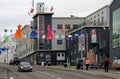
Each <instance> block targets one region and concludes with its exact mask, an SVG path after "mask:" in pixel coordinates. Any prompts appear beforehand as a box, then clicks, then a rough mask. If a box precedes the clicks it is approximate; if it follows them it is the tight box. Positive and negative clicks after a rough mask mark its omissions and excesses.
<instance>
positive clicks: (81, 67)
mask: <svg viewBox="0 0 120 79" xmlns="http://www.w3.org/2000/svg"><path fill="white" fill-rule="evenodd" d="M80 69H81V70H83V59H81V60H80Z"/></svg>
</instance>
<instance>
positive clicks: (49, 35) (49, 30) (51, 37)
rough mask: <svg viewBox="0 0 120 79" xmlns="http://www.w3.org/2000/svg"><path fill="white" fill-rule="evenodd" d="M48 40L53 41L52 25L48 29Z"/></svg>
mask: <svg viewBox="0 0 120 79" xmlns="http://www.w3.org/2000/svg"><path fill="white" fill-rule="evenodd" d="M47 29H48V30H47V35H46V36H47V38H46V40H52V39H53V34H52V31H51V28H50V25H49V24H48V27H47Z"/></svg>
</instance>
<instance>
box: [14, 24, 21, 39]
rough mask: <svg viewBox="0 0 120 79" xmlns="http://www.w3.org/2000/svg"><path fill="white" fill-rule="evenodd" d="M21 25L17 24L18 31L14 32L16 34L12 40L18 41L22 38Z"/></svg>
mask: <svg viewBox="0 0 120 79" xmlns="http://www.w3.org/2000/svg"><path fill="white" fill-rule="evenodd" d="M21 27H22V26H21V25H20V24H19V25H18V30H16V33H15V34H14V38H15V39H20V38H21V37H22V36H21Z"/></svg>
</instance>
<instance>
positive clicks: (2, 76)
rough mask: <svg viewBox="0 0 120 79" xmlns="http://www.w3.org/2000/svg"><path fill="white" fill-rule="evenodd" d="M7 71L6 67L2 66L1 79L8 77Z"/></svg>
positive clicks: (0, 69) (0, 70)
mask: <svg viewBox="0 0 120 79" xmlns="http://www.w3.org/2000/svg"><path fill="white" fill-rule="evenodd" d="M6 76H7V71H6V69H3V68H0V79H6Z"/></svg>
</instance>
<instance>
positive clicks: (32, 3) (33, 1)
mask: <svg viewBox="0 0 120 79" xmlns="http://www.w3.org/2000/svg"><path fill="white" fill-rule="evenodd" d="M32 7H33V9H34V0H32ZM34 10H35V9H34ZM33 16H34V11H33Z"/></svg>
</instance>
